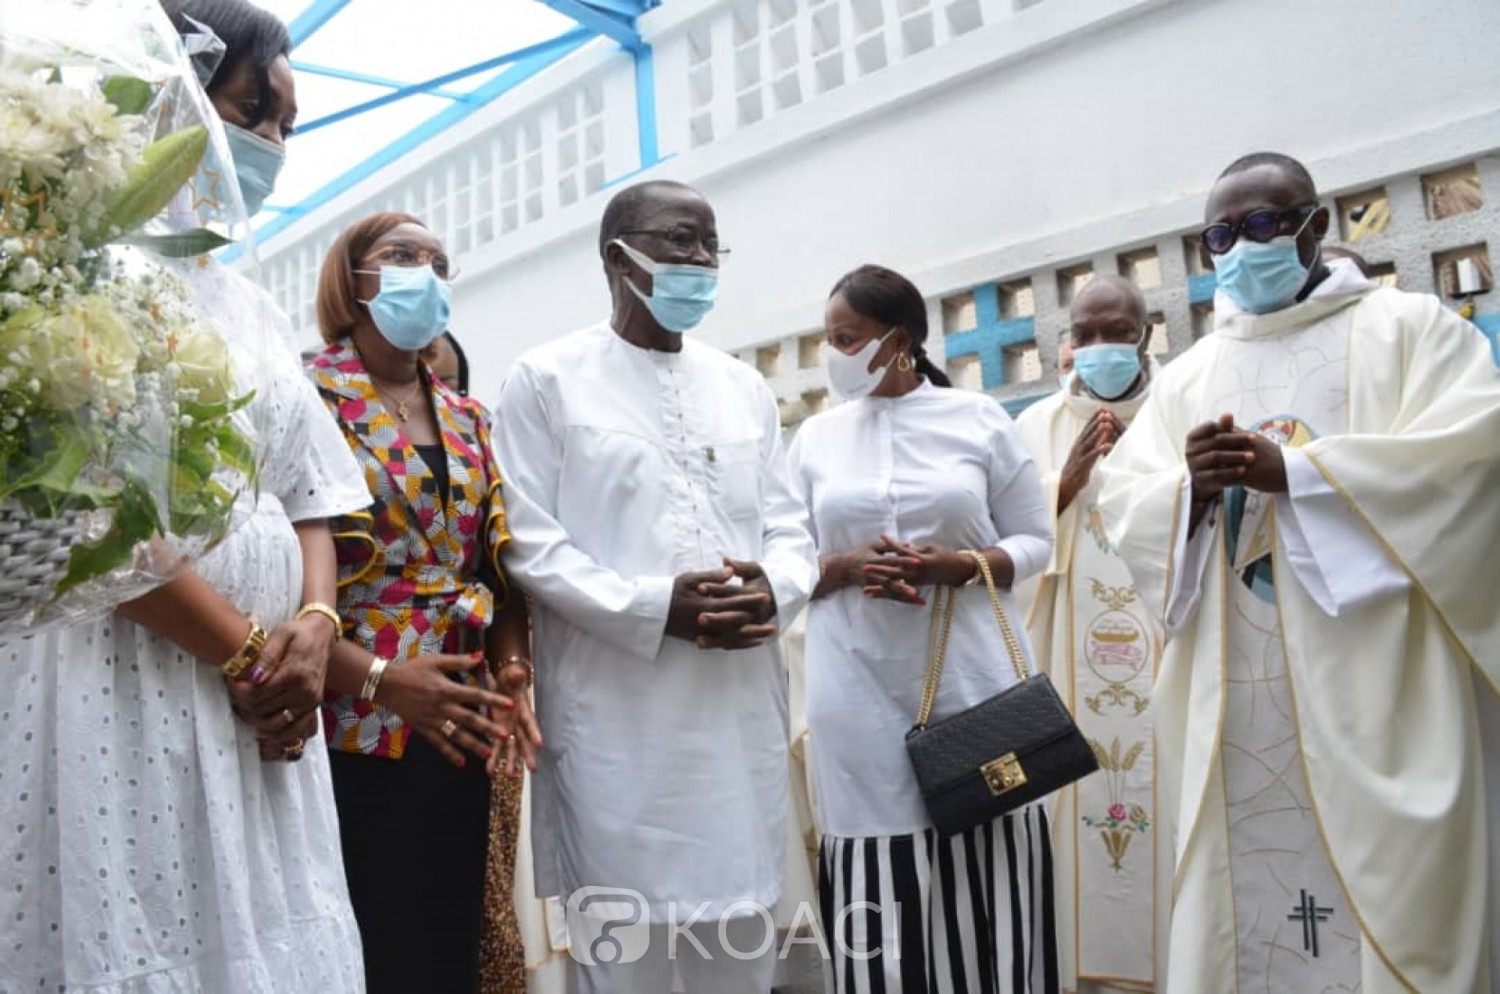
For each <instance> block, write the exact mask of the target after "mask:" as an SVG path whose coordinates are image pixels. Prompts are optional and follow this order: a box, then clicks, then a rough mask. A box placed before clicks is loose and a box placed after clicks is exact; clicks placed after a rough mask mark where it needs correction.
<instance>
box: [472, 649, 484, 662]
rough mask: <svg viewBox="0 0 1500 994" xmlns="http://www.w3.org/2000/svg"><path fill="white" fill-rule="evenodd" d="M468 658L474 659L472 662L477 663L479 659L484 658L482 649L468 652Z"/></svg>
mask: <svg viewBox="0 0 1500 994" xmlns="http://www.w3.org/2000/svg"><path fill="white" fill-rule="evenodd" d="M469 658H470V659H472V660H474V662H476V663H477V662H479V661H480V660H481V659H483V658H484V652H483V651H480V652H471V653H469Z"/></svg>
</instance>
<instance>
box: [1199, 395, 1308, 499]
mask: <svg viewBox="0 0 1500 994" xmlns="http://www.w3.org/2000/svg"><path fill="white" fill-rule="evenodd" d="M1184 455H1185V456H1186V458H1187V466H1188V474H1189V476H1190V477H1191V479H1192V486H1193V503H1194V504H1199V505H1201V504H1205V503H1207V502H1208V501H1211V500H1213V499H1214V498H1215V497H1217V496H1219V494H1221V493H1222V492H1223V491H1224V488H1225V487H1231V486H1234V485H1236V484H1238V485H1240V486H1244V487H1247V488H1249V489H1251V490H1259V491H1260V492H1262V493H1268V494H1281V493H1286V489H1287V483H1286V462H1285V460H1284V459H1283V458H1282V454H1281V446H1279V445H1277V444H1276V443H1275V442H1273V441H1271V440H1270V439H1269V438H1266V437H1265V436H1264V435H1261V434H1258V433H1257V432H1253V431H1248V430H1246V429H1244V428H1237V427H1235V424H1234V415H1232V414H1221V415H1220V416H1219V418H1218V419H1217V420H1215V421H1205V422H1204V423H1203V424H1201V425H1199V426H1198V427H1196V428H1194V429H1193V430H1192V431H1190V432H1188V436H1187V442H1186V445H1185V451H1184Z"/></svg>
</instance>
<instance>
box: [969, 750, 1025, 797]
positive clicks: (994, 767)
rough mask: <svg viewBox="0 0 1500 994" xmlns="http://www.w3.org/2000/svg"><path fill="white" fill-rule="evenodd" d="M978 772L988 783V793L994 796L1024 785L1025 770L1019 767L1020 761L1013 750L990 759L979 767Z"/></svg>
mask: <svg viewBox="0 0 1500 994" xmlns="http://www.w3.org/2000/svg"><path fill="white" fill-rule="evenodd" d="M979 772H980V774H981V775H982V776H983V777H984V782H985V783H986V784H988V785H989V788H990V793H991V794H993V795H995V796H996V797H999V796H1000V795H1001V794H1008V793H1010V792H1011V791H1013V790H1015V789H1016V788H1017V787H1024V786H1026V771H1025V770H1023V769H1022V768H1021V761H1020V760H1019V759H1017V758H1016V754H1015V753H1013V752H1008V753H1006V754H1005V755H1003V756H1001V757H1000V758H999V759H992V760H990V761H989V762H988V763H985V764H984V765H983V766H981V767H980V768H979Z"/></svg>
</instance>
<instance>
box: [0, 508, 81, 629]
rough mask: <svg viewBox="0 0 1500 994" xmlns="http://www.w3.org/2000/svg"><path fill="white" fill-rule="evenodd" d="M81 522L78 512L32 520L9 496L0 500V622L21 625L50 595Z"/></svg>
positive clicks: (77, 539) (77, 538)
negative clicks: (7, 498) (18, 623)
mask: <svg viewBox="0 0 1500 994" xmlns="http://www.w3.org/2000/svg"><path fill="white" fill-rule="evenodd" d="M87 520H88V516H87V512H84V511H64V512H63V513H62V514H61V515H60V516H59V517H56V518H38V517H35V516H34V515H32V514H31V512H29V511H27V510H26V509H25V508H23V507H22V506H21V505H20V504H19V503H17V502H16V501H14V500H3V501H0V626H9V625H11V624H12V623H14V622H20V623H22V624H24V623H25V620H26V619H27V617H28V616H29V615H30V614H31V613H32V612H34V611H35V610H36V609H37V608H39V607H41V606H43V605H44V604H46V603H47V602H48V601H49V600H51V599H52V593H53V591H54V590H56V588H57V584H58V582H59V581H60V580H62V578H63V575H64V574H65V573H67V571H68V554H69V553H70V552H71V551H72V549H73V546H74V545H76V544H78V543H79V542H81V541H84V540H85V527H86V523H87Z"/></svg>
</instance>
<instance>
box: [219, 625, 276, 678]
mask: <svg viewBox="0 0 1500 994" xmlns="http://www.w3.org/2000/svg"><path fill="white" fill-rule="evenodd" d="M265 647H266V630H265V629H264V628H262V627H260V623H259V622H257V621H256V620H255V619H254V618H251V619H250V634H249V635H246V636H245V644H244V645H242V646H240V651H239V652H236V653H235V654H234V655H232V656H230V657H229V659H228V661H227V662H225V663H224V665H223V666H221V667H220V669H222V670H223V671H224V675H225V676H227V677H228V678H229V679H231V680H238V679H239V678H240V677H241V676H242V675H243V674H244V672H245V671H246V670H248V669H249V668H250V667H252V666H254V665H255V664H256V663H257V662H259V661H260V652H261V650H262V649H264V648H265Z"/></svg>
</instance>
